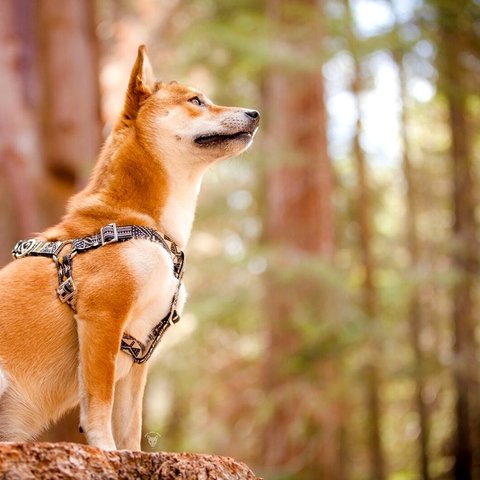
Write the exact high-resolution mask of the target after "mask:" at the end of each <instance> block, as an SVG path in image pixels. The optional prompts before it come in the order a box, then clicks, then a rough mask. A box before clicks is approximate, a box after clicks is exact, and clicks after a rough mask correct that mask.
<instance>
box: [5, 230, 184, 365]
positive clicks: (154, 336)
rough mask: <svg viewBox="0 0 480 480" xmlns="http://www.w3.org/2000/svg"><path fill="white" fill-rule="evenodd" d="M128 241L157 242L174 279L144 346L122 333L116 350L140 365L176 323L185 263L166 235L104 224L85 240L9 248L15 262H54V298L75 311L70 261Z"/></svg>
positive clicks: (27, 243) (33, 242)
mask: <svg viewBox="0 0 480 480" xmlns="http://www.w3.org/2000/svg"><path fill="white" fill-rule="evenodd" d="M132 239H146V240H150V241H152V242H156V243H159V244H160V245H162V246H163V248H165V250H167V252H168V253H169V254H170V257H171V258H172V262H173V274H174V276H175V277H176V278H177V280H178V282H177V286H176V288H175V293H174V295H173V298H172V301H171V304H170V310H169V312H168V314H167V315H165V317H163V318H162V319H161V320H160V322H159V323H158V324H157V325H156V326H155V327H153V329H152V331H151V332H150V334H149V335H148V338H147V341H146V344H145V345H144V344H143V343H142V342H140V341H139V340H137V339H135V338H134V337H132V336H131V335H129V334H128V333H124V334H123V337H122V341H121V345H120V349H121V350H122V351H123V352H125V353H128V354H129V355H131V356H132V359H133V361H134V362H135V363H144V362H146V361H147V360H148V359H149V358H150V356H151V355H152V353H153V351H154V350H155V347H156V346H157V344H158V342H159V341H160V340H161V338H162V337H163V335H164V334H165V332H166V331H167V329H168V328H169V327H170V326H172V325H174V324H175V323H177V322H178V321H179V320H180V316H179V315H178V313H177V311H176V306H177V302H178V296H179V293H180V287H181V285H182V278H183V265H184V261H185V257H184V254H183V252H182V251H181V250H179V249H178V247H177V245H176V244H175V242H173V241H172V240H171V239H170V238H169V237H167V236H166V235H162V234H161V233H159V232H157V231H156V230H154V229H153V228H149V227H142V226H139V225H126V226H122V227H117V225H116V224H115V223H110V224H108V225H105V226H104V227H102V228H101V229H100V232H99V233H96V234H94V235H91V236H88V237H82V238H75V239H73V240H67V241H60V240H58V241H54V242H48V241H43V240H36V239H29V240H20V241H19V242H17V244H16V245H15V246H14V247H13V250H12V256H13V258H15V259H19V258H23V257H27V256H42V257H49V258H52V260H53V261H54V262H55V265H56V267H57V275H58V284H59V285H58V288H57V290H56V291H57V295H58V298H59V299H60V301H61V302H62V303H66V304H68V305H69V306H70V308H71V309H72V310H73V311H74V312H76V295H75V294H76V291H77V288H76V285H75V282H74V280H73V278H72V260H73V258H74V257H75V255H77V254H79V253H84V252H87V251H88V250H92V249H95V248H98V247H102V246H105V245H109V244H112V243H117V242H124V241H127V240H132ZM70 244H71V246H72V249H71V251H70V252H69V253H66V254H65V255H62V256H59V254H60V253H61V252H62V250H63V249H64V248H65V246H67V245H70Z"/></svg>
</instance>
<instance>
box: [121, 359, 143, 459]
mask: <svg viewBox="0 0 480 480" xmlns="http://www.w3.org/2000/svg"><path fill="white" fill-rule="evenodd" d="M120 355H125V354H123V353H121V354H120ZM125 358H126V361H129V362H131V360H130V359H129V357H127V356H125ZM122 360H123V359H122ZM147 370H148V368H147V364H146V363H142V364H137V363H134V364H133V365H132V367H131V369H130V371H129V372H128V374H127V375H126V376H125V377H124V378H122V379H120V380H119V381H118V382H117V384H116V385H115V401H114V404H113V434H114V438H115V443H116V444H117V448H118V449H127V450H141V446H140V444H141V440H142V403H143V392H144V390H145V383H146V380H147Z"/></svg>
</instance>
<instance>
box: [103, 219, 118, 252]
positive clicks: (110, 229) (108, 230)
mask: <svg viewBox="0 0 480 480" xmlns="http://www.w3.org/2000/svg"><path fill="white" fill-rule="evenodd" d="M100 240H101V242H102V247H103V245H108V244H109V243H114V242H118V230H117V224H116V223H109V224H108V225H105V226H104V227H102V228H101V229H100Z"/></svg>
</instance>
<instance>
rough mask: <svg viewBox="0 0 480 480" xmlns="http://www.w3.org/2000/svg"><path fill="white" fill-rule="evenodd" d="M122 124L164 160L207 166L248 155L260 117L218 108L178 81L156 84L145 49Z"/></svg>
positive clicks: (141, 50) (141, 51)
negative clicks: (247, 151) (246, 153)
mask: <svg viewBox="0 0 480 480" xmlns="http://www.w3.org/2000/svg"><path fill="white" fill-rule="evenodd" d="M120 120H121V121H120V125H122V124H123V125H128V126H134V127H135V129H136V132H137V135H138V137H139V139H141V141H142V144H143V145H144V146H145V147H146V148H149V149H153V150H156V151H157V152H158V153H160V154H161V156H162V159H164V160H167V161H168V159H169V158H170V159H175V161H176V162H178V161H180V160H179V159H181V161H182V162H185V163H189V164H192V163H196V164H198V163H201V164H203V165H207V164H209V163H211V162H213V161H216V160H222V159H226V158H229V157H233V156H235V155H238V154H239V153H241V152H243V151H244V150H246V149H247V148H248V147H249V146H250V144H251V143H252V139H253V136H254V135H255V132H256V130H257V127H258V123H259V120H260V114H259V113H258V112H257V111H255V110H250V109H245V108H239V107H222V106H218V105H214V104H213V103H212V102H211V101H210V100H209V99H208V98H207V97H206V96H205V95H204V94H203V93H201V92H199V91H198V90H196V89H194V88H191V87H188V86H185V85H180V84H178V83H177V82H170V83H168V84H165V83H163V82H155V81H154V79H153V75H152V68H151V65H150V62H149V60H148V57H147V55H146V52H145V47H144V46H143V45H142V46H140V47H139V49H138V56H137V60H136V62H135V65H134V67H133V70H132V74H131V77H130V82H129V86H128V90H127V97H126V101H125V108H124V111H123V113H122V116H121V119H120Z"/></svg>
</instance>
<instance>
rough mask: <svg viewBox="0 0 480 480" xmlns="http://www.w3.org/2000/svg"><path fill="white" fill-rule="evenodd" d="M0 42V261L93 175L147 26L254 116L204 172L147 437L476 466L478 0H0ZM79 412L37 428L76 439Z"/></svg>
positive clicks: (204, 447) (162, 48) (329, 468)
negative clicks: (229, 152) (229, 151)
mask: <svg viewBox="0 0 480 480" xmlns="http://www.w3.org/2000/svg"><path fill="white" fill-rule="evenodd" d="M0 39H1V42H0V45H1V46H0V151H1V154H0V265H3V264H5V263H6V262H7V261H8V260H9V252H10V249H11V246H13V244H14V243H15V242H16V241H17V240H18V239H20V238H26V237H27V238H28V237H29V236H30V235H31V234H32V232H35V231H40V230H41V229H43V228H45V227H46V226H47V225H50V224H52V223H55V222H57V221H58V219H59V218H60V216H61V214H62V212H63V210H64V205H65V201H66V199H67V198H68V197H69V196H70V195H71V194H73V193H74V192H75V191H77V190H79V189H80V188H81V187H82V186H83V185H85V182H86V180H87V179H88V175H89V172H90V171H91V168H92V166H93V164H94V161H95V157H96V154H97V152H98V149H99V147H100V145H101V142H102V141H103V139H104V138H105V137H106V135H108V133H109V131H110V129H111V128H112V123H113V122H114V120H115V116H116V115H117V114H118V113H119V111H120V109H121V107H122V102H123V95H124V91H125V88H126V84H127V79H128V75H129V71H130V68H131V65H132V63H133V61H134V58H135V55H136V49H137V46H138V45H139V44H141V43H145V44H147V46H148V50H149V54H150V57H151V59H152V63H153V66H154V69H155V71H156V74H157V78H158V79H159V80H165V81H169V80H172V79H176V80H178V81H180V82H184V83H188V84H191V85H195V86H196V87H199V88H200V89H202V90H204V91H205V92H206V93H207V94H208V95H209V96H210V97H211V98H213V99H214V100H215V101H216V102H217V103H220V104H229V105H242V106H245V107H253V108H256V109H259V110H260V111H261V113H262V122H261V128H260V131H259V133H258V135H257V137H256V140H255V143H254V146H253V147H252V148H251V149H250V151H249V152H248V153H247V154H245V155H243V156H242V157H240V158H237V159H234V160H229V161H227V162H225V163H223V164H221V165H217V166H215V168H213V169H212V170H211V171H210V172H209V174H208V175H207V178H206V180H205V182H204V186H203V190H202V193H201V196H200V200H199V209H198V213H197V218H196V222H195V225H194V229H193V234H192V237H191V240H190V242H189V245H188V249H187V258H188V269H187V274H186V284H187V287H188V290H189V292H190V300H189V303H188V306H187V309H186V312H185V314H184V316H183V318H182V321H181V322H180V324H179V325H178V326H176V327H175V329H174V330H173V331H172V332H170V333H169V335H167V337H166V338H165V340H164V341H163V343H162V344H161V345H160V347H159V348H158V353H157V354H156V356H155V358H154V359H153V360H152V361H151V367H150V368H151V372H150V377H149V382H148V386H147V393H146V398H145V418H144V424H145V425H144V433H145V434H148V433H150V434H158V442H157V445H156V447H155V448H156V449H158V450H173V451H182V450H187V451H201V452H208V453H215V454H225V455H230V456H234V457H236V458H237V459H239V460H242V461H245V462H247V463H248V464H249V465H250V466H251V467H252V468H253V469H254V470H255V471H256V472H257V473H259V474H262V475H264V476H265V477H266V478H269V479H273V480H275V479H300V480H303V479H309V480H310V479H311V480H316V479H323V478H325V479H327V478H328V479H339V480H350V479H351V480H357V479H358V480H360V479H374V480H383V479H387V478H388V479H391V480H401V479H424V480H425V479H447V478H448V479H450V478H455V479H458V480H460V479H461V480H469V479H478V478H480V383H479V380H480V368H479V351H478V340H479V324H480V322H479V314H478V312H479V300H480V298H479V296H480V291H479V281H478V269H479V236H478V233H479V232H478V218H479V214H480V211H479V209H478V207H477V205H478V197H479V193H478V192H479V189H478V185H479V174H480V163H479V161H478V157H479V155H478V153H479V151H480V135H479V131H480V129H479V125H480V108H479V107H480V96H479V92H480V89H479V85H480V60H479V57H480V2H479V1H478V0H455V1H454V0H323V1H321V0H320V1H314V0H290V1H286V0H265V1H258V0H231V1H228V2H227V1H220V0H135V1H133V0H95V1H93V0H62V1H55V0H2V2H1V3H0ZM75 415H76V413H75V412H74V413H72V414H71V415H69V416H67V417H66V418H65V419H64V420H62V421H61V422H60V423H59V424H58V425H56V426H54V427H53V428H52V429H51V430H50V431H49V432H47V433H46V434H45V436H44V437H43V438H44V439H50V440H52V439H53V440H60V439H70V440H72V439H73V440H77V441H82V437H81V436H80V435H79V434H78V433H76V429H77V425H78V423H77V422H78V420H77V418H76V416H75ZM145 449H150V447H149V445H148V443H147V442H145Z"/></svg>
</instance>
